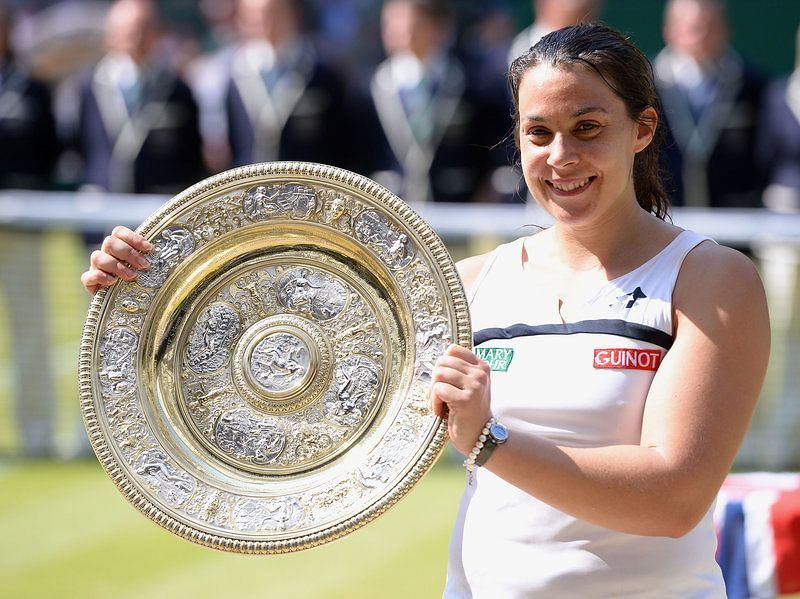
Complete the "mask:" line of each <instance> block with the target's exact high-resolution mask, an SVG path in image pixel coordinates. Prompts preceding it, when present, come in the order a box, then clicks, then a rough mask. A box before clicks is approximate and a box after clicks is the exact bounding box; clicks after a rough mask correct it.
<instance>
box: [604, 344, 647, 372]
mask: <svg viewBox="0 0 800 599" xmlns="http://www.w3.org/2000/svg"><path fill="white" fill-rule="evenodd" d="M659 364H661V350H660V349H630V348H622V347H608V348H602V349H595V350H594V362H593V366H594V367H595V368H615V369H625V370H658V365H659Z"/></svg>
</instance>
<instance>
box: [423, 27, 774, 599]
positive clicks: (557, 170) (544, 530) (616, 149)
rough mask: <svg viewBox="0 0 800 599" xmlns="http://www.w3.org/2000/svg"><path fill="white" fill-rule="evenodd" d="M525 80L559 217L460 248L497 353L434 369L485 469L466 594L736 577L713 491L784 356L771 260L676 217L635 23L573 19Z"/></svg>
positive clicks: (452, 585) (469, 509) (661, 587)
mask: <svg viewBox="0 0 800 599" xmlns="http://www.w3.org/2000/svg"><path fill="white" fill-rule="evenodd" d="M509 80H510V83H511V87H512V91H513V96H514V103H515V118H516V127H515V137H516V141H517V144H518V146H519V149H520V155H521V163H522V169H523V172H524V176H525V181H526V183H527V185H528V189H529V191H530V192H531V195H532V196H533V197H534V198H535V199H536V201H537V202H538V203H539V204H540V205H541V206H542V207H543V208H544V209H545V210H546V211H547V212H548V213H549V214H550V215H551V216H552V217H553V219H554V222H555V224H554V225H553V226H552V227H551V228H549V229H546V230H543V231H541V232H538V233H536V234H534V235H532V236H530V237H525V238H521V239H518V240H516V241H513V242H511V243H508V244H505V245H502V246H500V247H498V248H497V249H495V250H494V251H492V252H490V253H489V254H486V255H483V256H477V257H474V258H469V259H467V260H465V261H463V262H462V263H460V265H459V268H460V272H461V275H462V279H463V281H464V283H465V286H466V288H467V295H468V299H469V302H470V312H471V316H472V324H473V329H474V331H475V333H474V344H475V353H473V352H471V351H468V350H466V349H464V348H462V347H458V346H452V347H451V348H450V349H449V350H448V352H447V353H446V355H445V356H443V357H442V358H440V360H439V362H438V364H437V368H436V370H435V371H434V374H433V381H434V383H433V386H432V390H431V402H432V404H433V407H434V409H435V410H436V411H437V413H438V414H440V415H442V416H445V415H447V416H448V431H449V435H450V439H451V441H452V443H453V444H454V445H455V447H456V448H457V449H458V450H459V451H460V452H462V453H463V454H464V455H465V456H467V459H466V462H465V465H466V467H467V469H468V470H469V471H470V476H469V477H468V484H467V486H466V489H465V492H464V495H463V499H462V502H461V507H460V510H459V515H458V517H457V520H456V526H455V529H454V532H453V536H452V540H451V545H450V561H449V567H448V580H447V585H446V588H445V593H444V594H445V596H446V597H450V598H462V597H490V596H491V597H495V596H503V597H538V596H542V597H561V596H580V597H609V596H621V595H626V596H628V595H630V596H636V597H650V596H653V597H722V596H724V594H725V589H724V582H723V580H722V576H721V574H720V570H719V567H718V566H717V565H716V563H715V561H714V553H715V548H716V539H715V535H714V530H713V527H712V523H711V511H710V506H711V505H712V502H713V500H714V497H715V495H716V492H717V491H718V489H719V487H720V485H721V483H722V481H723V479H724V477H725V474H726V473H727V472H728V470H729V468H730V466H731V463H732V461H733V458H734V456H735V455H736V451H737V449H738V447H739V444H740V442H741V439H742V437H743V435H744V433H745V430H746V428H747V425H748V422H749V420H750V417H751V414H752V411H753V408H754V406H755V403H756V399H757V397H758V393H759V389H760V387H761V384H762V381H763V377H764V372H765V369H766V363H767V355H768V348H769V328H768V319H767V311H766V303H765V299H764V292H763V288H762V285H761V282H760V280H759V278H758V275H757V274H756V271H755V268H754V267H753V265H752V263H751V262H750V261H749V260H748V259H747V258H746V257H745V256H743V255H741V254H739V253H737V252H735V251H733V250H730V249H728V248H724V247H720V246H718V245H716V244H715V243H714V242H713V241H711V240H710V239H708V238H705V237H702V236H700V235H697V234H695V233H693V232H691V231H684V230H681V229H679V228H678V227H675V226H673V225H672V224H670V223H668V222H666V220H665V218H666V216H667V212H668V205H667V200H666V196H665V194H664V191H663V187H662V184H661V181H660V180H659V178H658V152H659V148H660V143H661V126H660V124H659V118H658V113H657V110H656V106H657V99H656V94H655V88H654V85H653V80H652V73H651V69H650V65H649V63H648V62H647V59H646V58H645V57H644V56H643V54H642V53H641V52H640V51H639V50H638V49H637V48H636V47H634V46H633V45H632V44H630V43H629V42H628V40H626V39H625V38H624V37H623V36H622V35H620V34H619V33H618V32H616V31H614V30H612V29H609V28H607V27H605V26H600V25H577V26H574V27H567V28H564V29H561V30H558V31H555V32H553V33H551V34H549V35H547V36H545V37H544V38H542V40H541V41H540V42H539V43H538V44H537V45H536V46H534V47H533V48H531V49H530V50H529V51H528V52H526V53H525V54H523V55H522V56H521V57H520V58H518V59H517V60H516V61H515V62H514V63H513V64H512V66H511V68H510V72H509ZM498 356H502V358H503V359H502V360H499V359H497V358H498ZM495 431H499V432H498V433H496V432H495ZM481 466H483V467H481Z"/></svg>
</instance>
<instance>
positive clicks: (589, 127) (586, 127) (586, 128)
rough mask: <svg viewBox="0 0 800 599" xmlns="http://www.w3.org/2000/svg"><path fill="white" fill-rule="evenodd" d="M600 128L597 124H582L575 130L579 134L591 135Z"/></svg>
mask: <svg viewBox="0 0 800 599" xmlns="http://www.w3.org/2000/svg"><path fill="white" fill-rule="evenodd" d="M599 128H600V125H598V124H597V123H580V124H579V125H578V126H577V127H576V128H575V129H576V131H578V132H579V133H589V132H592V131H596V130H597V129H599Z"/></svg>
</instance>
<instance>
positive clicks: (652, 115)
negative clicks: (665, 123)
mask: <svg viewBox="0 0 800 599" xmlns="http://www.w3.org/2000/svg"><path fill="white" fill-rule="evenodd" d="M656 127H658V113H657V112H656V109H655V108H653V107H652V106H648V107H647V108H645V109H644V110H642V112H641V114H640V115H639V118H638V119H637V122H636V143H635V145H634V151H635V152H636V153H637V154H638V153H639V152H641V151H642V150H644V149H645V148H646V147H647V146H649V145H650V142H651V141H653V137H654V136H655V133H656Z"/></svg>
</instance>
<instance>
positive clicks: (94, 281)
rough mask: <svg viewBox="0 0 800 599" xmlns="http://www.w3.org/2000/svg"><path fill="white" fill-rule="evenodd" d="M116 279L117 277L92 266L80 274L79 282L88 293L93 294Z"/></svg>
mask: <svg viewBox="0 0 800 599" xmlns="http://www.w3.org/2000/svg"><path fill="white" fill-rule="evenodd" d="M116 281H117V277H115V276H113V275H110V274H108V273H106V272H103V271H102V270H97V269H96V268H92V269H91V270H87V271H86V272H85V273H83V274H82V275H81V284H82V285H83V286H84V287H85V288H86V291H88V292H89V293H90V294H92V295H94V294H95V293H97V292H98V290H99V289H100V288H101V287H110V286H111V285H113V284H114V283H115V282H116Z"/></svg>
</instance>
